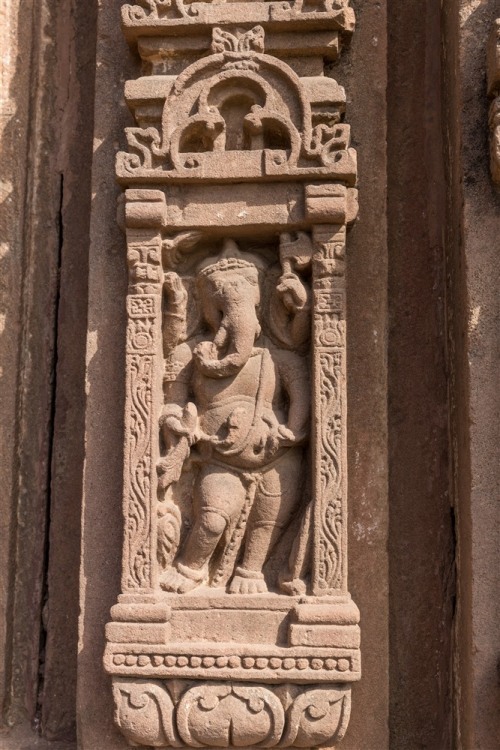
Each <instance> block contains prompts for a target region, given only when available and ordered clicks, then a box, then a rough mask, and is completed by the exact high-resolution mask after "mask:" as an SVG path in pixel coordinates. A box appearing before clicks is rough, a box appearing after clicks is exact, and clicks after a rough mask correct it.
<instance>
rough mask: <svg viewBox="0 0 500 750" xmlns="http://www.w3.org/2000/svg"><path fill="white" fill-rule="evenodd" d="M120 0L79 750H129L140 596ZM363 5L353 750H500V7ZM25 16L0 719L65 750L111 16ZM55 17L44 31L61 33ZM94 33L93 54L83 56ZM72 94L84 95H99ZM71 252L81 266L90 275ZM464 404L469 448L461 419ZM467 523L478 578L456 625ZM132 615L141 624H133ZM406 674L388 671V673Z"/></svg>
mask: <svg viewBox="0 0 500 750" xmlns="http://www.w3.org/2000/svg"><path fill="white" fill-rule="evenodd" d="M121 4H122V3H120V2H118V0H116V2H113V3H109V2H104V0H103V1H102V3H101V6H102V8H101V36H100V46H99V53H98V60H99V67H98V79H99V89H98V92H97V97H98V99H97V101H98V108H97V110H98V111H97V129H96V133H95V136H96V140H95V161H94V190H93V195H92V198H93V207H94V225H93V243H94V244H93V252H92V263H91V268H90V286H91V305H90V310H91V314H90V320H89V331H90V337H89V346H88V377H87V396H88V397H89V401H88V411H87V415H86V435H85V440H86V445H87V449H86V474H85V477H86V492H85V506H84V513H83V524H84V543H83V549H82V578H81V589H80V599H81V603H82V614H81V619H80V644H79V646H80V655H79V678H78V717H79V723H80V739H79V746H80V747H82V748H88V749H89V750H101V748H102V750H108V749H109V748H116V750H118V748H120V749H121V750H124V748H125V747H126V744H125V743H124V740H123V738H122V737H121V735H120V734H119V732H118V730H116V729H115V728H114V726H113V723H112V713H113V702H112V696H111V691H110V681H109V678H107V677H106V676H105V674H104V672H103V670H102V661H101V657H102V651H103V648H104V627H105V624H106V622H107V621H108V620H109V609H110V607H111V605H112V604H113V603H114V602H115V600H116V595H117V593H118V591H119V587H120V561H119V558H118V556H117V555H116V554H115V552H114V551H113V550H116V549H118V548H119V546H120V544H121V531H120V528H121V524H122V517H121V509H120V507H119V504H117V502H116V500H117V498H119V497H120V495H121V492H122V458H123V457H122V451H121V447H120V448H117V446H120V445H121V436H122V431H123V423H122V414H123V387H122V385H121V383H120V378H121V377H122V373H123V367H124V359H125V350H124V342H123V340H122V337H121V334H120V332H121V331H123V327H124V325H125V316H124V309H123V299H124V297H125V295H126V273H125V269H124V263H123V235H122V234H121V233H120V231H119V230H118V228H117V227H116V226H115V214H116V202H115V201H116V197H117V196H118V195H119V193H120V190H119V189H118V188H117V187H116V186H115V185H114V184H113V183H112V180H111V178H110V175H112V173H113V170H114V153H115V151H116V150H118V148H123V146H124V142H123V140H120V133H121V132H122V129H123V127H124V126H126V125H132V119H131V118H130V116H129V114H128V112H127V110H126V109H125V106H124V103H123V86H124V83H125V79H126V78H127V79H129V78H130V79H133V78H135V77H137V76H138V75H139V65H138V61H137V59H136V58H135V56H134V55H133V54H131V53H130V52H129V51H128V49H127V46H126V44H125V43H124V42H123V41H122V38H121V32H120V30H119V27H118V23H117V18H118V16H119V9H120V5H121ZM352 5H353V7H354V9H355V10H356V15H357V28H356V34H355V35H354V37H353V41H352V44H351V47H350V49H349V50H345V51H344V54H343V58H342V62H341V63H340V66H339V64H335V65H334V66H332V73H333V69H335V73H334V75H335V77H336V78H337V80H338V82H339V83H340V84H341V85H343V86H344V87H345V88H346V91H347V93H348V101H347V119H348V121H349V123H350V124H351V126H352V131H353V135H354V143H353V145H354V146H355V147H356V149H357V151H358V171H359V179H360V185H361V186H362V190H361V194H360V215H359V219H358V222H357V225H356V227H355V228H354V229H353V230H352V232H351V234H350V237H349V250H348V252H349V264H348V323H349V341H350V344H349V351H348V380H349V415H348V419H349V435H350V438H349V483H350V522H349V535H350V538H349V549H350V570H349V579H350V590H351V592H352V594H353V596H354V598H355V600H356V602H357V603H358V604H359V605H360V609H361V612H362V618H363V619H362V625H363V644H362V646H363V679H362V681H361V682H360V683H359V684H357V685H355V686H354V688H353V701H352V703H353V708H352V716H351V720H350V726H349V730H348V732H347V734H346V737H345V739H344V740H343V742H342V746H343V747H344V748H350V750H361V749H363V750H365V749H366V748H370V750H371V748H372V747H377V748H389V747H391V748H392V747H393V748H400V747H401V748H403V747H405V748H406V747H410V748H413V747H417V746H419V747H420V746H424V747H429V748H436V750H442V748H446V747H451V746H454V745H453V743H455V745H456V746H457V747H459V748H464V750H468V749H469V748H471V749H472V748H474V750H475V748H476V747H477V748H482V749H483V750H489V749H490V748H496V747H497V746H498V745H499V744H500V738H499V737H498V732H499V728H498V720H497V709H496V705H495V703H494V701H495V699H496V690H497V688H496V685H497V680H496V660H497V653H496V652H495V645H496V644H497V643H498V624H497V619H496V618H495V610H494V607H495V605H496V602H497V601H498V579H497V578H496V577H495V574H496V572H497V571H498V570H499V569H500V564H499V560H498V543H497V540H498V516H497V511H496V510H495V506H494V503H495V502H496V501H497V498H498V482H499V477H498V465H499V461H498V455H497V451H498V444H499V442H500V441H499V436H498V424H499V419H498V416H499V415H498V388H497V387H496V383H497V380H498V378H497V374H498V369H499V368H498V364H499V362H498V356H499V351H498V333H497V332H498V288H499V284H498V275H495V274H497V269H498V257H497V256H498V247H497V245H498V243H497V242H496V237H497V236H498V234H499V225H498V222H499V216H500V205H499V198H498V194H497V191H495V188H494V187H493V186H492V183H491V181H490V176H489V162H488V137H489V128H488V106H489V101H488V95H487V85H486V43H487V39H488V37H489V35H490V33H491V28H492V24H493V22H494V20H495V19H496V18H498V17H499V16H500V3H499V2H498V0H489V1H488V2H477V1H476V0H475V1H474V2H472V1H471V2H465V1H463V2H461V3H460V6H461V8H460V9H461V14H460V17H459V15H458V11H459V8H458V5H459V3H457V2H454V1H453V0H448V1H447V2H444V3H443V16H442V27H441V32H442V39H441V38H440V29H439V21H440V19H439V18H438V4H437V3H432V2H426V3H422V2H417V0H411V1H410V0H408V2H407V1H406V0H404V1H403V0H391V2H390V3H389V4H388V5H387V7H386V4H383V3H379V2H375V0H353V2H352ZM18 8H19V4H18V3H17V2H16V1H15V0H10V1H9V2H4V3H3V4H2V5H1V12H2V13H4V14H5V19H6V22H5V23H4V17H2V18H1V20H2V24H1V26H2V34H4V35H5V36H6V37H7V38H8V39H10V40H11V41H10V44H6V43H4V44H3V47H4V49H9V50H10V60H9V59H8V58H7V68H5V67H4V68H3V70H2V84H3V86H2V178H1V179H2V185H1V187H2V196H4V195H5V196H6V199H5V201H4V202H3V203H2V205H1V207H0V228H1V231H2V238H1V241H2V244H1V256H2V257H1V260H0V263H1V268H2V281H1V284H2V287H1V291H2V294H1V295H0V296H1V299H2V305H3V308H2V310H1V312H2V313H4V314H5V315H6V317H5V321H4V325H3V329H2V335H1V336H0V347H1V352H0V353H1V360H2V378H1V379H0V389H1V392H0V398H1V402H2V425H1V426H2V430H3V434H2V443H1V446H0V453H1V460H0V472H1V479H2V493H1V512H2V521H1V525H0V555H2V559H1V563H2V570H3V571H5V570H8V575H3V576H2V579H1V586H2V589H1V590H0V673H1V676H0V701H1V705H2V706H3V707H4V708H5V707H6V708H7V709H8V711H7V712H5V711H3V712H2V721H3V722H6V721H7V720H8V721H13V720H15V721H17V722H18V725H17V726H16V727H14V728H13V729H8V728H7V729H6V728H5V727H4V728H3V729H2V733H1V734H0V746H1V747H2V750H3V748H6V750H20V749H21V748H22V749H23V750H34V748H43V750H49V748H53V749H54V750H56V748H57V750H69V748H70V747H72V746H73V745H72V744H71V743H69V744H67V743H58V742H56V741H52V742H50V741H48V740H46V739H41V738H39V737H38V736H37V732H36V731H35V730H36V727H37V726H38V727H39V726H40V725H41V726H42V728H43V731H44V732H46V733H47V734H48V735H49V736H51V737H61V738H62V737H68V738H69V737H70V736H71V734H72V731H73V729H72V727H73V726H74V721H75V705H74V688H73V685H74V679H75V674H76V659H75V653H76V644H75V640H74V639H75V626H76V617H77V614H76V612H77V609H76V608H77V597H78V593H77V591H76V586H75V580H76V577H77V564H78V563H77V557H78V551H79V542H78V532H79V528H78V526H79V523H78V518H77V515H78V514H77V505H78V502H79V495H80V492H81V487H80V485H81V472H82V470H81V462H82V459H83V455H82V454H83V441H84V436H83V434H82V425H81V420H82V417H83V409H82V387H81V377H82V348H83V347H84V345H85V343H84V338H83V333H82V331H83V329H84V328H85V312H84V308H85V299H84V297H85V294H86V290H85V281H84V277H85V273H84V272H83V270H82V269H83V268H84V267H85V250H86V242H87V237H86V232H87V227H86V222H87V221H88V198H87V199H86V198H85V196H88V189H87V188H86V187H85V185H86V184H88V183H86V181H87V180H88V171H89V165H90V159H89V156H88V151H87V155H86V153H85V150H86V149H88V143H89V141H90V139H91V136H92V125H91V120H92V107H91V106H90V100H91V99H92V78H93V67H94V66H93V63H92V62H90V61H91V60H92V56H93V12H91V9H92V8H93V5H92V6H90V5H89V3H88V2H85V3H81V2H76V3H75V4H70V3H68V4H64V8H62V6H61V4H60V3H59V2H58V1H57V0H54V1H53V2H49V0H47V2H40V3H36V4H34V3H33V4H31V3H30V2H28V0H26V1H25V2H24V3H23V5H22V15H21V17H20V23H17V15H18ZM89 8H90V10H89ZM386 12H388V21H389V33H390V44H389V73H390V77H389V90H388V92H387V96H388V102H389V110H390V123H391V127H390V130H389V156H390V158H389V172H388V174H389V184H390V186H389V239H390V243H389V292H390V311H391V327H390V329H389V330H387V258H386V252H387V251H386V219H385V218H384V216H385V211H386V195H385V183H386V180H387V176H386V168H385V148H386V143H385V130H384V127H385V126H384V123H385V101H386V91H385V84H386V60H385V54H386V42H385V34H386V30H385V24H386ZM51 13H53V15H51ZM39 14H40V15H41V17H42V18H45V19H47V21H46V22H44V21H40V20H39V18H40V15H39ZM56 19H57V23H56ZM33 21H34V22H35V26H36V32H35V33H33V32H32V24H33ZM74 28H75V29H78V30H77V31H76V33H73V29H74ZM40 36H41V38H42V39H43V43H42V44H40V42H39V41H38V40H39V37H40ZM56 37H57V39H58V42H56V41H55V38H56ZM18 40H19V41H18ZM441 42H442V50H443V56H442V63H441V64H442V69H441V72H439V62H438V58H439V46H440V44H441ZM74 43H76V45H77V50H78V52H75V50H74V49H73V50H72V45H73V44H74ZM270 44H272V45H274V46H273V50H278V49H283V45H282V46H281V47H279V45H278V42H277V41H276V39H271V40H270ZM68 45H69V47H70V50H68ZM176 45H177V48H178V49H179V48H182V39H180V40H177V39H175V38H174V39H173V40H172V46H173V47H175V46H176ZM64 49H65V50H66V51H65V52H64V53H63V52H62V50H64ZM56 50H57V52H56ZM75 55H76V57H75ZM4 59H5V58H4ZM58 61H59V63H60V67H59V68H57V63H58ZM146 67H147V66H146ZM56 71H57V72H56ZM441 76H442V85H441V84H440V85H441V89H439V86H438V85H437V84H438V81H440V78H441ZM78 82H79V83H78ZM68 83H70V85H69V86H68ZM6 87H8V94H7V95H6V94H5V91H6ZM54 92H56V93H54ZM68 95H69V99H68ZM75 96H76V98H77V99H79V97H83V99H81V100H80V101H81V103H80V104H77V103H76V100H75V98H73V97H75ZM438 100H439V101H440V102H441V104H442V112H441V113H439V106H438ZM457 112H460V113H461V117H460V118H459V117H457ZM438 113H439V117H438ZM439 118H442V123H443V127H442V128H441V125H440V123H439ZM75 122H78V125H77V126H75ZM442 131H444V132H443V133H442ZM61 133H64V135H61ZM441 137H443V146H441V143H440V139H441ZM75 140H76V143H77V145H76V146H75V145H74V144H75ZM85 144H86V145H85ZM441 149H442V151H444V158H442V157H441ZM68 154H70V155H71V163H72V165H70V164H68V161H67V156H68ZM75 171H76V172H77V175H78V177H77V179H75ZM61 172H64V175H65V177H64V180H63V185H62V187H63V195H62V198H61V179H60V175H61ZM443 181H444V182H446V183H447V190H446V191H444V189H443V184H442V183H443ZM68 190H69V191H70V192H69V193H68V192H67V191H68ZM410 198H411V199H410ZM463 198H464V201H465V203H464V205H463ZM445 201H446V203H445ZM61 204H62V206H61ZM61 208H62V212H61V210H60V209H61ZM422 217H423V220H422ZM445 225H446V228H445ZM61 227H62V228H63V242H62V246H60V242H59V240H60V230H61ZM403 227H404V231H403ZM441 231H442V232H443V234H444V233H445V237H444V238H443V237H441ZM33 238H34V239H33ZM73 258H74V259H75V261H76V259H77V258H78V263H76V262H75V263H71V265H69V264H68V261H71V260H72V259H73ZM60 264H61V268H60V276H61V280H62V284H60V285H59V284H58V279H57V277H58V273H57V269H58V266H59V265H60ZM25 272H26V273H25ZM445 295H446V298H447V299H446V306H445V305H444V302H443V297H444V296H445ZM58 296H59V301H58V302H57V299H58ZM57 304H58V306H59V312H58V315H57V318H58V321H59V323H58V326H57V335H56V332H55V328H56V326H55V318H56V305H57ZM445 315H446V320H444V318H445ZM23 330H24V334H23V333H22V332H23ZM388 343H389V354H390V358H389V379H388V381H387V379H386V365H385V352H386V347H387V344H388ZM403 352H404V356H403ZM56 355H57V360H58V366H57V383H54V382H53V373H54V372H55V369H54V368H55V357H56ZM388 387H389V394H390V410H389V442H390V447H391V461H390V470H391V479H390V484H389V487H390V493H389V497H388V494H387V492H388V491H387V468H388V462H387V440H388V436H387V424H386V422H387V417H386V397H387V388H388ZM445 387H446V388H447V391H448V394H449V404H448V405H447V406H445V402H446V398H447V393H446V392H445ZM54 394H55V397H56V401H54ZM34 405H36V407H34ZM446 408H447V409H448V413H449V417H450V438H451V449H452V450H451V451H450V450H449V448H448V445H447V438H446V434H445V429H444V428H443V418H444V417H443V409H446ZM4 414H5V416H4ZM52 425H55V429H54V427H53V426H52ZM51 435H54V440H52V437H51ZM51 454H52V456H53V461H52V470H51V471H50V472H49V465H50V464H51ZM426 459H428V460H426ZM429 466H430V469H429ZM448 471H449V472H450V477H451V478H450V482H449V490H448V487H447V480H446V479H445V473H447V472H448ZM49 484H50V485H51V486H52V490H51V492H50V493H49ZM19 490H20V491H19ZM447 490H448V493H447ZM436 501H437V502H436ZM49 502H50V507H51V510H50V515H51V522H50V527H47V526H46V523H45V519H46V515H47V509H48V507H49ZM389 507H390V538H389V540H388V528H387V524H388V510H389ZM18 521H19V523H18ZM453 524H454V525H455V532H456V535H457V541H458V549H457V552H458V554H457V560H456V562H457V572H458V585H457V597H456V616H455V618H454V622H453V623H452V621H451V617H452V615H453V605H454V596H453V570H452V565H453V548H452V543H453ZM47 529H48V533H49V534H50V538H51V545H50V548H51V550H52V551H51V553H50V555H49V560H48V565H47V564H44V563H43V557H44V556H43V550H44V548H46V540H47V533H46V531H47ZM437 539H439V541H436V540H437ZM422 540H423V541H424V543H423V544H422ZM388 541H389V546H388ZM47 548H48V547H47ZM387 549H389V552H390V557H391V566H390V576H389V566H388V555H387ZM51 558H52V559H51ZM415 567H416V568H417V569H418V572H419V576H418V578H416V577H415V576H414V574H413V571H414V568H415ZM47 568H48V571H49V572H48V573H47ZM47 580H48V591H49V605H48V606H46V607H45V611H44V618H43V620H44V623H45V625H44V624H43V623H42V617H41V604H42V600H43V599H44V596H42V594H43V592H44V591H45V592H47ZM389 581H390V589H389ZM389 603H390V607H389ZM248 620H249V622H248V627H249V628H250V627H251V624H252V623H251V618H248ZM453 624H454V626H455V627H454V635H455V642H454V652H453V653H452V652H451V643H450V627H451V626H452V625H453ZM46 625H47V626H48V632H47V639H46V630H45V626H46ZM123 625H124V627H125V629H126V628H127V627H130V626H129V625H128V624H127V623H123ZM153 625H155V626H156V624H153ZM113 626H117V627H116V628H115V632H116V631H118V632H120V628H121V627H122V623H121V622H115V623H113ZM227 626H228V627H229V618H227ZM304 626H305V627H304ZM159 627H161V628H164V627H165V625H164V624H162V623H160V624H159ZM325 627H327V628H331V627H333V626H325V625H324V624H321V628H322V629H321V631H320V630H319V629H318V630H316V631H315V633H316V634H317V635H316V637H317V638H319V639H321V638H325V637H329V636H330V634H331V631H328V630H324V629H323V628H325ZM303 628H304V630H303ZM304 632H307V633H308V632H309V630H308V624H307V623H304V624H302V623H301V622H298V623H297V624H295V625H294V628H293V635H291V637H292V638H294V639H295V638H301V637H304V636H303V633H304ZM389 633H390V634H391V638H390V641H391V643H390V649H389ZM13 636H15V638H14V637H13ZM307 637H308V638H309V637H310V636H309V635H308V636H307ZM44 644H46V645H45V646H44ZM429 644H431V646H430V645H429ZM40 645H42V648H40ZM167 656H171V655H167ZM178 656H179V655H177V656H176V658H178ZM181 658H182V656H181ZM452 659H453V666H454V696H453V697H452V694H451V687H450V684H451V671H452V670H451V667H452V665H451V663H450V662H451V661H452ZM387 664H389V670H388V669H386V667H384V666H381V665H387ZM40 666H43V674H44V677H45V681H44V682H42V680H41V679H40V678H41V676H42V672H41V671H40V673H39V668H40ZM389 671H390V685H389ZM436 675H438V676H439V679H436ZM424 686H425V687H424ZM233 698H234V696H229V699H231V700H232V699H233ZM389 698H390V711H389ZM452 698H454V709H455V711H454V713H455V716H454V723H455V727H454V729H453V733H454V735H455V737H454V738H451V736H450V732H451V730H450V713H451V702H452ZM6 704H7V705H6ZM366 707H369V710H368V709H367V708H366ZM277 710H278V712H279V709H277ZM33 720H35V730H34V729H32V728H31V726H30V725H31V723H32V722H33ZM389 732H390V739H389Z"/></svg>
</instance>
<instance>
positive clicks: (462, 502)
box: [452, 0, 500, 750]
mask: <svg viewBox="0 0 500 750" xmlns="http://www.w3.org/2000/svg"><path fill="white" fill-rule="evenodd" d="M499 16H500V3H499V2H498V0H496V1H495V2H489V3H485V4H483V3H482V4H480V5H478V4H477V3H473V2H462V3H461V4H460V16H459V19H458V21H459V25H457V26H456V27H455V28H456V32H457V37H458V49H457V55H456V60H457V71H458V72H459V74H460V75H459V76H454V80H455V81H458V86H457V89H458V90H457V91H456V92H455V102H457V103H459V104H458V107H457V110H455V111H460V112H461V118H460V121H459V124H460V128H461V132H460V133H459V138H460V141H459V143H461V144H462V154H461V157H462V162H461V171H462V175H461V177H462V188H463V194H462V195H460V192H459V190H460V183H459V181H458V179H457V177H456V175H453V176H454V177H455V181H454V182H452V188H453V190H454V193H453V198H454V201H453V203H452V210H453V217H454V220H455V223H456V224H460V226H461V228H462V237H461V238H460V239H458V238H456V237H455V245H454V253H455V258H457V257H458V258H459V263H458V270H457V273H456V275H455V288H454V291H455V299H454V309H455V311H456V317H457V320H456V321H455V327H456V330H457V335H456V350H455V355H456V367H457V388H456V393H457V396H456V402H455V405H454V406H455V431H456V435H455V445H456V448H455V474H456V492H457V505H458V513H459V516H458V517H459V524H458V535H459V598H458V602H459V610H458V619H457V641H456V642H457V670H456V680H457V684H456V703H457V705H456V710H457V730H458V745H459V747H461V748H469V747H474V748H476V747H477V748H481V750H483V749H484V750H489V748H493V747H497V746H498V744H499V743H500V726H499V721H498V697H499V696H498V690H499V688H498V671H497V670H498V642H499V636H500V632H499V619H498V599H499V593H500V578H499V576H500V557H499V550H500V546H499V544H498V539H499V521H500V519H499V505H498V498H499V496H500V460H499V445H500V434H499V425H500V418H499V417H500V412H499V410H500V398H499V389H498V372H499V364H500V346H499V336H498V329H499V321H500V304H499V300H500V297H499V294H498V290H499V288H500V283H499V282H500V279H499V269H500V264H499V261H498V236H499V231H500V196H499V193H498V189H497V188H495V187H494V185H493V184H492V182H491V178H490V171H489V154H488V135H489V133H488V100H487V97H486V94H487V86H486V50H487V42H488V38H489V37H490V34H491V29H492V26H493V22H494V21H495V19H496V18H498V17H499ZM452 135H453V132H452ZM455 135H456V134H455ZM452 143H453V141H452ZM456 143H457V142H456V140H455V141H454V147H455V149H457V145H456ZM459 179H460V177H459ZM459 242H460V244H458V243H459Z"/></svg>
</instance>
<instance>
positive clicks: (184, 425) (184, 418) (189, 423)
mask: <svg viewBox="0 0 500 750" xmlns="http://www.w3.org/2000/svg"><path fill="white" fill-rule="evenodd" d="M197 418H198V412H197V409H196V406H195V404H193V403H191V402H188V403H187V404H186V406H185V407H184V408H182V407H180V406H178V405H177V404H170V405H169V406H167V407H165V409H164V411H163V414H162V415H161V417H160V429H161V431H162V435H163V438H164V440H165V443H166V444H167V445H170V444H171V443H172V442H175V439H176V438H180V437H185V438H187V440H188V443H189V444H190V445H192V444H193V443H194V442H195V440H196V425H197Z"/></svg>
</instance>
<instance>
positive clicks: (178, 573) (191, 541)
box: [160, 466, 245, 593]
mask: <svg viewBox="0 0 500 750" xmlns="http://www.w3.org/2000/svg"><path fill="white" fill-rule="evenodd" d="M194 500H195V503H194V505H195V508H194V524H193V527H192V529H191V531H190V532H189V535H188V537H187V539H186V542H185V544H184V546H183V549H182V551H181V553H180V555H179V556H178V558H177V561H176V563H175V566H174V567H173V568H171V569H170V570H169V571H167V572H166V573H164V574H163V576H162V578H161V581H160V585H161V587H162V588H163V589H165V590H166V591H177V592H179V593H185V592H186V591H190V590H191V589H194V588H195V587H196V586H199V585H200V584H202V583H203V582H204V581H206V579H207V575H208V563H209V562H210V558H211V557H212V555H213V553H214V550H215V548H216V546H217V544H218V542H219V540H220V538H221V536H222V534H223V533H224V531H225V529H226V527H227V525H228V524H229V523H230V522H231V520H232V519H233V518H234V517H235V516H237V515H238V513H239V512H240V511H241V508H242V506H243V503H244V501H245V488H244V486H243V484H242V482H241V479H240V478H239V476H238V475H236V474H234V473H232V472H229V471H225V470H224V469H222V468H220V467H218V466H206V467H204V468H203V469H202V470H201V472H200V475H199V477H198V480H197V482H196V485H195V496H194Z"/></svg>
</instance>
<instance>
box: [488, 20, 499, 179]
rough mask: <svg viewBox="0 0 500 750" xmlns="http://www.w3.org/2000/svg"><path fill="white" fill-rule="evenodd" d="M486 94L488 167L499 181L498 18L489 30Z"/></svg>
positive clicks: (493, 176)
mask: <svg viewBox="0 0 500 750" xmlns="http://www.w3.org/2000/svg"><path fill="white" fill-rule="evenodd" d="M488 96H489V97H490V99H491V100H492V101H491V104H490V112H489V128H490V167H491V176H492V178H493V181H494V182H498V183H500V18H497V19H496V21H495V23H494V24H493V28H492V30H491V36H490V40H489V44H488Z"/></svg>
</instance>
